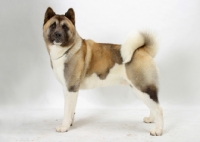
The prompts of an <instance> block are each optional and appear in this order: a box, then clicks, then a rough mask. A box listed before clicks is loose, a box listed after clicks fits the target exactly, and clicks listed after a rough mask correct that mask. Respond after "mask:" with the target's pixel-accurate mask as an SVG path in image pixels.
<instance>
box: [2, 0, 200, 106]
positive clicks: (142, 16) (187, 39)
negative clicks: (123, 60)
mask: <svg viewBox="0 0 200 142" xmlns="http://www.w3.org/2000/svg"><path fill="white" fill-rule="evenodd" d="M48 6H51V7H52V8H53V9H54V11H55V12H56V13H58V14H64V13H65V12H66V11H67V10H68V8H70V7H73V8H74V10H75V13H76V29H77V31H78V32H79V34H80V35H81V36H82V38H85V39H93V40H95V41H97V42H106V43H120V44H121V43H123V41H124V39H125V38H126V36H127V35H128V33H129V32H130V31H133V30H140V29H142V30H148V31H151V32H152V33H154V34H155V36H156V38H157V41H158V45H159V52H158V54H157V56H156V58H155V61H156V62H157V65H158V68H159V71H160V91H159V98H160V102H161V105H162V106H163V107H164V108H173V107H180V108H184V109H185V108H189V107H190V108H191V107H192V108H199V107H200V105H199V102H200V87H199V85H200V79H199V78H200V38H199V37H200V28H199V25H200V16H199V15H200V8H199V7H200V1H199V0H192V1H191V0H166V1H165V0H154V1H148V0H126V1H121V0H109V1H107V0H101V1H93V0H84V1H81V0H75V1H70V0H63V1H62V0H60V1H56V0H55V1H54V0H43V1H27V0H20V1H15V0H11V1H6V0H2V1H1V4H0V86H1V89H0V106H10V107H15V106H26V107H33V108H34V107H38V108H41V107H48V108H62V107H63V94H62V88H61V85H60V84H59V83H58V81H57V80H56V79H55V77H54V74H53V72H52V70H51V67H50V62H49V57H48V54H47V51H46V47H45V44H44V42H43V37H42V26H43V17H44V13H45V11H46V9H47V7H48ZM133 107H143V104H142V103H141V102H140V101H138V99H137V98H136V97H135V95H134V94H133V93H132V92H131V89H130V88H129V87H122V86H114V87H110V88H101V89H94V90H88V91H81V92H80V95H79V99H78V105H77V108H133Z"/></svg>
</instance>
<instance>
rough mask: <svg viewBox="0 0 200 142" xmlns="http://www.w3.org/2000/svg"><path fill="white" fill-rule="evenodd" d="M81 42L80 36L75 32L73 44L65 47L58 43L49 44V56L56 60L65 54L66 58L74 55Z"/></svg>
mask: <svg viewBox="0 0 200 142" xmlns="http://www.w3.org/2000/svg"><path fill="white" fill-rule="evenodd" d="M81 44H82V38H81V37H80V36H79V34H78V33H76V38H75V41H74V43H73V44H71V45H70V46H67V47H62V46H60V45H50V46H49V49H50V57H51V60H58V59H60V58H62V57H63V56H65V55H66V54H67V56H68V58H70V57H71V56H72V55H74V54H75V53H76V52H77V51H78V50H79V49H80V48H81Z"/></svg>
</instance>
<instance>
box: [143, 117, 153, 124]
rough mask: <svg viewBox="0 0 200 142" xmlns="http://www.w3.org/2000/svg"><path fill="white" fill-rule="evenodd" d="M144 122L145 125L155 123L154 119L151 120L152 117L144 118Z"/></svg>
mask: <svg viewBox="0 0 200 142" xmlns="http://www.w3.org/2000/svg"><path fill="white" fill-rule="evenodd" d="M143 121H144V122H145V123H152V122H154V119H153V118H151V117H144V119H143Z"/></svg>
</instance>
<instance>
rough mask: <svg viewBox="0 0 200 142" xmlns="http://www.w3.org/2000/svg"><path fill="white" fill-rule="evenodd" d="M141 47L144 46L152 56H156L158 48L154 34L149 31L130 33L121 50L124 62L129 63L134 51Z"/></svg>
mask: <svg viewBox="0 0 200 142" xmlns="http://www.w3.org/2000/svg"><path fill="white" fill-rule="evenodd" d="M140 47H141V48H144V50H145V51H146V52H147V53H148V54H149V55H150V56H152V57H155V55H156V52H157V48H156V42H155V41H154V38H153V36H152V35H151V34H149V33H147V32H137V33H132V34H130V35H129V36H128V38H127V39H126V41H125V42H124V44H122V47H121V49H120V52H121V56H122V59H123V63H128V62H129V61H130V60H131V58H132V55H133V53H134V51H135V50H136V49H138V48H140Z"/></svg>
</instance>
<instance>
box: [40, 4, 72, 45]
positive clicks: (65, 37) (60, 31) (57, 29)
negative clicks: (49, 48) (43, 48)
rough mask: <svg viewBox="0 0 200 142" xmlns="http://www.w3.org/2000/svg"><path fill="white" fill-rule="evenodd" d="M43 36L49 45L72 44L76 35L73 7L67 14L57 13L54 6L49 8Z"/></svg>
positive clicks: (45, 18)
mask: <svg viewBox="0 0 200 142" xmlns="http://www.w3.org/2000/svg"><path fill="white" fill-rule="evenodd" d="M43 36H44V40H45V42H46V44H47V45H60V46H62V47H66V46H70V45H71V44H73V43H74V40H75V37H76V30H75V13H74V10H73V9H72V8H70V9H68V11H67V12H66V13H65V15H58V14H56V13H55V12H54V11H53V9H52V8H50V7H49V8H47V10H46V13H45V17H44V25H43Z"/></svg>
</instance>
